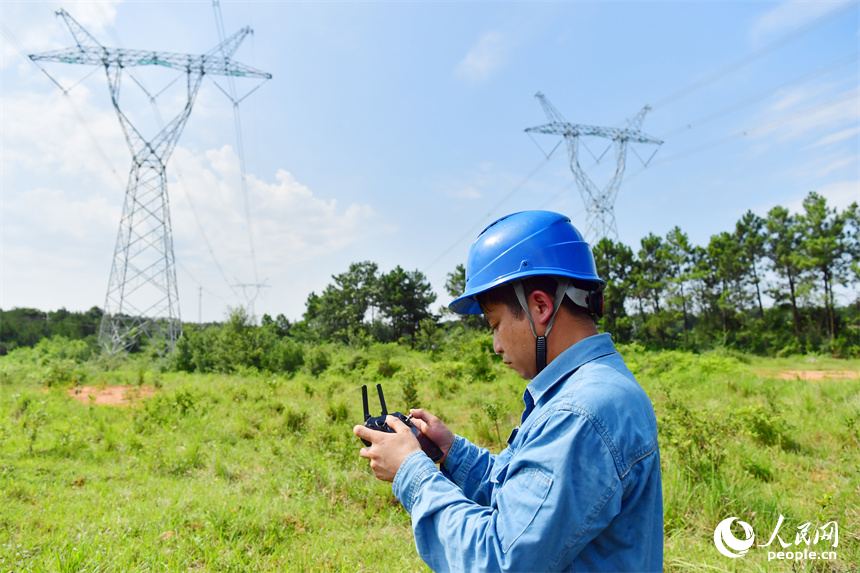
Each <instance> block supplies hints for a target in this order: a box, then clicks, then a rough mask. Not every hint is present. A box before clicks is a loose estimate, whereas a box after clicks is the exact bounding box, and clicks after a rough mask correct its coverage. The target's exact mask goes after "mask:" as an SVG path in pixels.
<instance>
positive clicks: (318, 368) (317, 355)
mask: <svg viewBox="0 0 860 573" xmlns="http://www.w3.org/2000/svg"><path fill="white" fill-rule="evenodd" d="M330 360H331V358H330V356H329V353H328V350H326V348H325V347H324V346H313V347H311V348H310V349H309V350H308V351H307V352H306V353H305V367H306V368H307V370H308V372H309V373H310V375H311V376H319V375H320V374H322V373H323V372H325V371H326V370H327V369H328V366H329V362H330Z"/></svg>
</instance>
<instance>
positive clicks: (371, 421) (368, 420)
mask: <svg viewBox="0 0 860 573" xmlns="http://www.w3.org/2000/svg"><path fill="white" fill-rule="evenodd" d="M376 391H377V392H378V393H379V404H380V406H382V415H381V416H376V417H374V416H371V415H370V408H369V407H368V405H367V386H364V385H362V387H361V400H362V402H363V403H364V427H365V428H370V429H371V430H376V431H377V432H388V433H389V434H393V433H394V430H393V429H391V427H390V426H389V425H388V424H386V423H385V417H386V416H387V415H388V409H387V408H386V407H385V396H383V395H382V384H377V385H376ZM391 415H392V416H396V417H397V418H399V419H400V421H401V422H403V423H404V424H406V425H407V426H409V427H410V428H411V429H412V433H413V434H415V437H416V438H418V443H419V444H420V445H421V449H422V450H424V453H425V454H427V456H428V457H429V458H430V459H431V460H433V461H434V462H437V461H439V460H440V459H442V450H440V449H439V446H437V445H436V443H435V442H434V441H433V440H431V439H430V438H428V437H427V436H425V435H424V434H422V433H421V432H419V431H418V428H416V427H415V425H414V424H413V423H412V422H411V421H410V420H409V418H411V416H409V417H407V416H404V415H403V414H401V413H400V412H394V413H393V414H391ZM361 441H362V442H364V445H365V446H369V445H370V442H368V441H367V440H365V439H364V438H362V439H361Z"/></svg>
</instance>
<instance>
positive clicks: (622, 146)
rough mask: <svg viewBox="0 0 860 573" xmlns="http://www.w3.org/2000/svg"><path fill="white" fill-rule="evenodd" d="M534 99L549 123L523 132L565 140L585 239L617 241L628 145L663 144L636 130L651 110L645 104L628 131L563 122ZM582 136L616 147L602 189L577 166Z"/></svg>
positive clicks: (544, 103) (543, 101)
mask: <svg viewBox="0 0 860 573" xmlns="http://www.w3.org/2000/svg"><path fill="white" fill-rule="evenodd" d="M535 97H536V98H538V100H540V103H541V106H542V107H543V110H544V112H545V113H546V116H547V119H549V123H547V124H544V125H539V126H537V127H529V128H528V129H526V132H527V133H547V134H552V135H561V136H563V137H564V141H565V143H566V144H567V154H568V157H569V158H570V169H571V171H573V176H574V178H575V179H576V184H577V187H579V192H580V194H581V195H582V200H583V202H584V203H585V210H586V213H587V223H586V225H587V227H586V230H585V235H586V237H587V238H588V239H589V240H590V241H592V243H596V242H597V241H599V240H600V239H602V238H603V237H612V238H614V239H618V228H617V227H616V225H615V198H616V197H617V196H618V187H619V186H620V185H621V177H622V176H623V175H624V167H625V163H626V160H627V144H628V143H629V142H631V141H633V142H634V143H653V144H656V145H662V143H663V142H662V141H661V140H659V139H655V138H653V137H651V136H649V135H645V134H644V133H642V132H641V131H639V128H640V127H641V125H642V121H643V120H644V119H645V114H647V113H648V112H649V111H650V110H651V108H650V107H648V106H647V105H646V106H645V107H643V108H642V109H641V110H640V111H639V113H638V114H636V117H634V118H633V120H632V121H631V122H630V124H629V125H628V126H627V129H617V128H614V127H596V126H593V125H581V124H575V125H574V124H571V123H569V122H568V121H567V120H566V119H564V117H562V115H561V114H560V113H559V112H558V110H556V109H555V108H554V107H553V106H552V104H551V103H549V100H547V99H546V97H545V96H544V95H543V94H542V93H540V92H538V93H537V94H535ZM583 136H597V137H605V138H608V139H611V140H612V145H613V147H614V148H615V174H614V175H613V176H612V178H611V179H610V180H609V183H607V184H606V186H605V187H604V188H603V189H598V188H597V186H596V185H595V184H594V182H593V181H592V180H591V178H590V177H589V176H588V174H587V173H586V172H585V170H583V168H582V166H581V165H580V164H579V138H580V137H583ZM655 153H656V151H655ZM652 157H653V155H652ZM649 161H650V159H649ZM646 163H647V162H646Z"/></svg>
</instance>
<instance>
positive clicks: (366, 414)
mask: <svg viewBox="0 0 860 573" xmlns="http://www.w3.org/2000/svg"><path fill="white" fill-rule="evenodd" d="M361 401H362V402H363V403H364V421H365V422H366V421H367V420H369V419H370V408H369V407H368V406H367V386H365V385H362V386H361Z"/></svg>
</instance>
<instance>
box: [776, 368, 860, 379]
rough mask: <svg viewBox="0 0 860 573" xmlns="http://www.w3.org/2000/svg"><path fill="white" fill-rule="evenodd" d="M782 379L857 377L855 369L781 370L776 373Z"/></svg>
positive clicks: (858, 376)
mask: <svg viewBox="0 0 860 573" xmlns="http://www.w3.org/2000/svg"><path fill="white" fill-rule="evenodd" d="M777 378H780V379H782V380H825V379H849V380H850V379H854V380H856V379H858V378H860V371H857V370H783V371H782V372H780V373H779V374H777Z"/></svg>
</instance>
